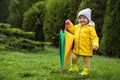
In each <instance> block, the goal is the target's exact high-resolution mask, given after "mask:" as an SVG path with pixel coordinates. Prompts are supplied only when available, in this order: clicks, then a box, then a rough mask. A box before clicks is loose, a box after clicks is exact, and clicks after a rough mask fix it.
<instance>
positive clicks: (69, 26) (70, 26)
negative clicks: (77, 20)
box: [68, 22, 75, 34]
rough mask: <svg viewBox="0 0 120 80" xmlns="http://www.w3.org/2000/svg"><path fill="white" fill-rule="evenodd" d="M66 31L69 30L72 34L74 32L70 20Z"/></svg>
mask: <svg viewBox="0 0 120 80" xmlns="http://www.w3.org/2000/svg"><path fill="white" fill-rule="evenodd" d="M68 31H70V32H71V33H72V34H74V32H75V27H74V25H73V23H72V22H70V24H69V25H68Z"/></svg>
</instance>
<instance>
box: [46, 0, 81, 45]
mask: <svg viewBox="0 0 120 80" xmlns="http://www.w3.org/2000/svg"><path fill="white" fill-rule="evenodd" d="M77 1H80V0H77ZM72 2H73V3H72ZM76 3H78V2H75V1H71V0H60V1H58V0H48V1H47V3H46V14H45V21H44V34H45V39H46V41H51V42H53V45H54V46H57V45H58V34H59V31H60V29H64V26H65V20H66V19H68V18H71V21H73V20H74V18H75V15H73V14H76V7H75V6H78V5H75V4H76Z"/></svg>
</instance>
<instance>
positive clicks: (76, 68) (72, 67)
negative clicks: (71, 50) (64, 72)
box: [69, 64, 78, 71]
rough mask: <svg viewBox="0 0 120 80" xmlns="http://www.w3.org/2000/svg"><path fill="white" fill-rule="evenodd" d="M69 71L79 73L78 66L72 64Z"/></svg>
mask: <svg viewBox="0 0 120 80" xmlns="http://www.w3.org/2000/svg"><path fill="white" fill-rule="evenodd" d="M69 71H78V67H77V65H76V64H72V65H71V68H70V69H69Z"/></svg>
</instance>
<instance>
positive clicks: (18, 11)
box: [7, 0, 39, 28]
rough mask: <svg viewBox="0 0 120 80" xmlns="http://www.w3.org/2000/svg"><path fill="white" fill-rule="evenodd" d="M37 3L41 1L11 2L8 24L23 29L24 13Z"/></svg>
mask: <svg viewBox="0 0 120 80" xmlns="http://www.w3.org/2000/svg"><path fill="white" fill-rule="evenodd" d="M37 1H39V0H10V4H9V17H8V19H7V22H8V23H10V24H11V25H13V26H14V27H17V28H21V27H22V23H23V13H24V12H25V11H26V10H28V9H29V7H31V5H32V4H33V3H35V2H37Z"/></svg>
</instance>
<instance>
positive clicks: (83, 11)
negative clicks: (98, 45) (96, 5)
mask: <svg viewBox="0 0 120 80" xmlns="http://www.w3.org/2000/svg"><path fill="white" fill-rule="evenodd" d="M81 15H84V16H86V17H87V19H88V21H89V23H88V24H89V25H95V24H94V22H93V21H92V20H91V9H89V8H86V9H83V10H81V11H80V12H79V13H78V16H77V18H79V17H80V16H81Z"/></svg>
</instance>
